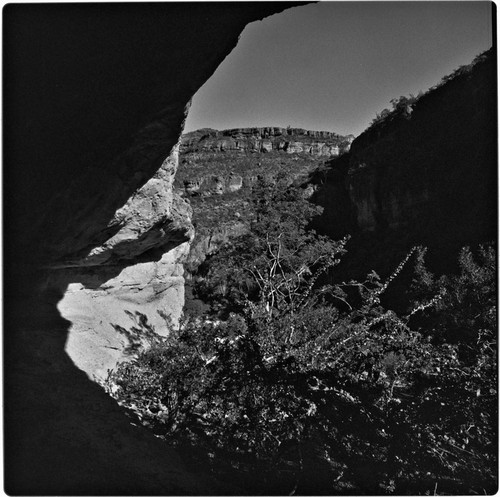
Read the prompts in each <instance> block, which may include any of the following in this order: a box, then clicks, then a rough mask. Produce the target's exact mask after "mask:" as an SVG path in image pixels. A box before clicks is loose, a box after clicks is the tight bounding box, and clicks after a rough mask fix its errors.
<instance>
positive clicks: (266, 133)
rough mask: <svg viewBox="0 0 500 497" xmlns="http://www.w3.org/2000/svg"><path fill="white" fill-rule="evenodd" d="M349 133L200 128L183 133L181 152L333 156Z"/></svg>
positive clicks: (346, 144) (342, 149) (344, 144)
mask: <svg viewBox="0 0 500 497" xmlns="http://www.w3.org/2000/svg"><path fill="white" fill-rule="evenodd" d="M353 139H354V136H353V135H349V136H340V135H338V134H336V133H332V132H330V131H309V130H306V129H302V128H279V127H267V128H235V129H227V130H224V131H217V130H214V129H201V130H198V131H193V132H191V133H186V134H185V135H184V136H183V138H182V142H181V152H182V153H183V154H185V153H190V152H232V151H236V152H264V153H265V152H272V151H280V152H285V153H288V154H296V153H305V154H311V155H316V156H326V157H335V156H338V155H340V154H342V153H344V152H345V151H347V150H348V149H349V145H350V144H351V142H352V140H353Z"/></svg>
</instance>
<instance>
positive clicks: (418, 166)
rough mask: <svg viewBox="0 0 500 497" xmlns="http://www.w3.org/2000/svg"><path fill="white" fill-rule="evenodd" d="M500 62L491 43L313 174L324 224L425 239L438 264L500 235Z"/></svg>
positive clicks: (339, 231) (405, 242)
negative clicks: (499, 108) (499, 85)
mask: <svg viewBox="0 0 500 497" xmlns="http://www.w3.org/2000/svg"><path fill="white" fill-rule="evenodd" d="M495 66H496V63H495V54H494V53H493V52H492V51H491V50H490V51H489V52H488V53H486V54H485V55H482V56H481V57H478V58H477V59H476V60H475V62H474V63H473V64H471V65H470V66H466V67H463V68H460V69H459V70H457V71H456V73H455V74H454V75H452V76H450V77H446V78H444V80H443V83H442V84H441V85H439V86H437V87H436V88H434V89H432V90H431V91H429V92H428V93H426V94H425V95H423V96H422V97H420V98H419V99H418V100H416V101H415V102H412V103H410V104H407V103H405V104H404V105H400V106H399V107H398V108H397V109H395V111H394V112H393V113H392V115H390V116H389V117H388V118H386V119H385V120H380V121H379V122H377V123H374V125H372V126H371V127H370V128H369V129H367V130H366V131H365V132H364V133H362V134H361V135H360V136H359V137H357V138H356V139H355V140H354V141H353V143H352V145H351V149H350V151H349V153H348V154H346V155H344V156H343V157H342V158H340V159H338V160H333V161H331V163H330V168H329V170H328V172H327V174H326V175H321V176H320V175H318V176H317V177H316V179H315V182H316V183H317V184H318V185H321V186H320V187H319V189H318V192H317V194H316V197H315V199H316V201H317V202H319V203H320V204H322V205H324V207H325V212H324V214H323V216H322V219H321V220H320V221H319V222H318V224H317V225H318V227H319V228H320V229H322V230H323V231H324V232H327V233H329V234H331V235H332V236H334V237H338V236H342V235H344V234H345V233H351V234H355V235H357V236H358V235H359V236H363V237H365V238H364V239H365V240H366V237H370V236H371V237H372V239H373V240H375V239H377V240H378V242H380V243H382V240H384V239H385V240H386V241H387V243H388V244H389V245H390V244H394V243H395V244H396V245H398V244H399V245H400V247H399V248H400V249H401V250H403V251H404V250H407V249H408V248H409V247H410V246H411V244H414V243H419V244H424V245H427V246H429V248H430V249H432V250H431V253H433V254H434V255H435V256H436V257H438V258H439V259H440V261H441V262H442V263H446V261H447V260H455V259H456V253H457V251H458V249H459V248H460V247H461V246H463V245H469V244H477V243H480V242H485V241H490V240H494V239H495V237H496V234H495V233H496V198H497V196H496V166H497V158H496V150H497V131H496V130H497V126H496V67H495ZM370 234H371V235H370ZM389 245H388V247H386V249H385V253H386V254H387V253H388V252H390V248H389ZM380 248H381V250H382V249H383V247H380ZM382 252H384V250H382ZM437 254H441V255H440V256H438V255H437Z"/></svg>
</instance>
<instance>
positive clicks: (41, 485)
mask: <svg viewBox="0 0 500 497" xmlns="http://www.w3.org/2000/svg"><path fill="white" fill-rule="evenodd" d="M295 5H300V3H296V4H292V3H267V2H266V3H245V2H241V3H210V5H209V6H208V4H205V3H170V2H168V3H155V4H152V3H141V4H139V3H127V4H45V5H44V4H33V5H29V4H9V5H7V6H6V7H5V8H4V10H3V21H4V23H3V27H4V30H3V42H4V44H3V46H4V52H3V55H4V58H3V60H4V87H3V89H4V92H3V97H4V116H3V118H4V135H3V138H4V188H3V199H4V268H5V272H4V304H5V305H4V373H5V374H4V402H5V406H6V407H5V411H4V416H5V417H4V423H5V424H4V436H5V438H4V460H5V478H4V482H5V487H4V489H5V491H6V492H7V493H9V494H10V495H54V494H62V495H111V494H115V495H174V494H175V495H183V494H188V495H209V494H218V495H220V494H224V493H226V494H228V493H229V494H234V493H235V492H237V491H238V490H235V489H234V488H232V487H228V485H227V484H226V485H224V486H221V485H219V484H218V483H217V482H214V481H213V480H212V479H210V478H209V477H206V476H203V475H201V474H195V475H193V474H190V473H189V472H188V471H187V470H186V467H185V466H184V464H183V462H182V461H181V460H180V458H179V457H178V455H177V454H176V453H175V452H174V451H173V450H172V449H171V448H169V447H166V446H165V444H163V443H162V442H160V441H159V440H158V439H156V438H154V436H153V435H152V434H151V433H149V432H145V431H144V430H143V429H141V428H138V427H136V426H133V425H132V424H131V422H130V421H131V420H130V419H129V418H128V417H127V416H126V415H125V412H124V410H123V409H121V408H120V407H119V406H117V405H116V403H115V402H114V401H113V400H112V399H111V398H110V397H109V396H107V395H106V394H105V393H104V391H103V390H102V389H101V388H100V387H99V386H98V385H96V384H95V383H92V382H91V381H90V380H89V379H88V378H87V376H86V375H85V374H84V373H83V372H82V371H80V370H78V369H77V368H76V367H75V365H74V364H73V362H72V361H71V360H70V359H69V357H68V355H67V354H66V351H65V348H66V347H67V337H68V330H69V328H70V325H71V323H70V322H69V321H68V320H66V319H64V318H63V317H62V316H61V314H60V312H59V310H58V307H57V306H58V304H59V303H60V301H61V299H62V298H63V295H64V288H63V289H52V290H51V291H49V292H44V293H43V294H42V293H39V288H40V282H41V281H42V280H43V279H44V278H45V274H46V273H47V267H50V266H53V265H54V264H61V263H64V262H65V261H67V260H68V259H74V258H75V257H76V258H78V257H79V256H80V255H82V254H85V253H88V252H89V251H90V250H91V249H92V248H95V247H98V246H101V245H102V244H103V243H105V242H106V240H108V239H110V237H112V236H113V235H114V234H115V233H117V232H118V231H119V230H120V229H122V228H123V226H122V225H120V221H119V219H120V218H116V217H115V213H116V211H117V210H118V209H120V208H121V207H122V206H123V205H124V204H126V203H127V201H128V200H129V199H130V198H131V197H133V196H134V194H135V193H136V192H137V191H138V190H139V189H140V188H141V187H143V186H144V185H145V184H146V183H147V182H148V181H149V180H150V178H152V177H153V176H154V175H155V173H157V171H158V170H159V168H160V166H161V165H162V163H163V162H164V161H165V160H166V159H167V157H169V154H170V152H171V151H172V148H173V147H174V145H175V144H176V143H177V141H178V138H179V136H180V133H181V130H182V123H183V121H184V119H185V112H186V106H187V104H188V102H189V101H190V99H191V97H192V96H193V95H194V93H195V92H196V91H197V90H198V88H199V87H200V86H201V85H202V84H203V83H204V82H205V81H206V80H207V79H208V78H209V77H210V76H211V74H212V73H213V72H214V71H215V69H216V68H217V66H218V65H219V64H220V63H221V62H222V61H223V59H224V58H225V57H226V56H227V55H228V54H229V52H230V51H231V50H232V49H233V48H234V46H235V45H236V43H237V40H238V36H239V35H240V33H241V31H242V30H243V28H244V26H245V25H246V24H247V23H249V22H252V21H255V20H257V19H261V18H263V17H266V16H268V15H271V14H273V13H277V12H281V11H282V10H284V9H286V8H289V7H290V6H295ZM171 157H172V156H171ZM174 162H175V161H174ZM165 171H166V172H170V173H171V174H173V173H174V172H175V167H172V168H170V169H168V168H167V169H165ZM165 171H164V172H163V173H162V174H166V172H165ZM153 179H154V178H153ZM132 204H133V202H132ZM166 205H167V207H166V208H167V210H168V209H170V208H171V206H170V205H168V202H167V203H166ZM132 206H133V205H132ZM116 219H118V221H116ZM171 220H172V222H173V223H176V222H177V220H176V219H175V217H172V219H171ZM168 221H169V220H168V218H167V219H163V220H162V222H163V223H167V224H168ZM165 231H168V229H167V230H165ZM178 236H179V233H178V232H176V231H175V230H173V238H172V240H171V241H172V243H173V244H174V245H175V244H176V243H180V241H179V240H177V238H178ZM163 241H164V242H165V240H163ZM181 241H182V240H181ZM160 255H161V254H160ZM141 257H142V259H141V260H142V261H143V262H144V261H148V257H150V258H152V259H153V260H154V261H156V260H157V259H158V257H159V254H158V253H154V254H151V253H149V252H148V253H145V254H141ZM121 264H122V265H123V261H122V263H121ZM72 281H73V280H68V283H70V282H72Z"/></svg>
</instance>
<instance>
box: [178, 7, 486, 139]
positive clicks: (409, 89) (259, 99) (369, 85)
mask: <svg viewBox="0 0 500 497" xmlns="http://www.w3.org/2000/svg"><path fill="white" fill-rule="evenodd" d="M209 5H210V4H209V3H207V7H208V6H209ZM491 9H492V4H491V3H490V2H486V1H484V2H483V1H472V2H466V1H446V2H433V1H422V2H399V1H395V2H349V1H346V2H329V1H321V2H319V3H317V4H310V5H306V6H301V7H294V8H292V9H288V10H286V11H284V12H282V13H281V14H277V15H273V16H270V17H268V18H266V19H264V20H262V21H257V22H254V23H251V24H249V25H247V27H246V28H245V29H244V31H243V33H242V35H241V37H240V41H239V43H238V45H237V46H236V48H235V49H234V50H233V51H232V52H231V53H230V54H229V55H228V56H227V57H226V59H225V60H224V61H223V62H222V64H221V65H220V66H219V68H218V69H217V71H216V72H215V73H214V75H213V76H212V77H211V78H210V79H209V80H208V81H207V82H206V83H205V85H204V86H203V87H202V88H201V89H200V90H199V91H198V93H196V95H195V96H194V98H193V101H192V105H191V109H190V111H189V114H188V117H187V120H186V128H185V131H186V132H187V131H193V130H196V129H200V128H214V129H221V130H222V129H228V128H239V127H253V126H258V127H260V126H281V127H287V126H292V127H299V128H305V129H311V130H323V131H333V132H335V133H339V134H342V135H345V134H351V133H352V134H354V135H358V134H359V133H361V132H362V131H363V130H364V129H366V127H367V126H368V125H369V124H370V122H371V121H372V119H373V118H374V117H375V115H376V114H377V112H380V111H381V110H383V109H384V108H390V107H391V104H390V100H391V99H392V98H396V97H399V96H401V95H409V94H410V93H412V94H414V95H416V94H417V93H418V92H419V91H420V90H422V91H426V90H427V89H428V88H430V87H431V86H433V85H434V84H436V83H438V82H439V81H440V79H441V78H442V77H443V76H444V75H446V74H449V73H451V72H453V71H454V70H455V69H456V68H457V67H459V66H460V65H463V64H468V63H470V62H471V61H472V59H473V58H474V57H475V56H476V55H478V54H479V53H481V52H483V51H484V50H486V49H488V48H489V47H490V46H491V45H492V10H491Z"/></svg>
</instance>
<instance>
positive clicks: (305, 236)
mask: <svg viewBox="0 0 500 497" xmlns="http://www.w3.org/2000/svg"><path fill="white" fill-rule="evenodd" d="M259 188H260V190H259V191H258V192H256V193H257V195H256V196H255V198H256V201H255V202H256V203H255V212H256V221H255V223H254V224H253V226H252V232H251V233H250V234H249V235H246V236H245V237H242V238H241V239H240V240H237V241H235V242H234V244H233V245H231V246H228V247H226V248H225V249H224V251H222V252H221V253H220V254H219V255H217V256H215V258H214V259H212V264H211V269H210V271H209V272H208V273H207V275H206V282H205V288H204V292H205V294H206V295H208V297H209V298H210V299H211V300H212V304H214V308H216V310H217V311H218V312H219V317H220V316H222V317H223V318H224V319H223V320H220V319H218V318H214V319H212V320H210V319H208V318H207V319H204V320H200V319H197V320H186V321H185V322H184V323H183V324H182V326H181V327H180V329H179V330H178V331H173V332H172V334H171V335H170V337H169V338H167V339H165V340H164V341H163V342H161V343H160V344H155V345H153V346H152V347H151V348H150V349H149V350H147V351H146V352H143V353H142V354H140V355H139V356H138V357H137V358H136V359H135V360H134V361H132V362H129V363H125V364H123V365H121V366H120V367H119V368H118V369H117V371H115V372H113V373H111V375H110V377H109V380H108V387H109V389H110V391H111V392H112V394H113V395H114V397H115V398H116V399H117V400H118V401H119V402H120V403H122V404H123V405H125V406H127V407H129V408H131V409H133V410H135V412H136V413H137V415H138V417H139V418H140V419H141V421H142V422H143V423H144V424H145V425H147V426H149V427H151V429H153V430H154V431H155V433H156V434H157V435H158V436H161V437H163V438H165V439H166V440H168V441H169V442H171V443H175V444H177V445H178V446H179V447H180V448H184V449H186V448H187V447H193V448H195V450H193V451H191V452H190V454H191V455H192V457H193V458H194V460H195V461H198V462H199V463H200V464H201V465H203V466H204V467H209V468H211V469H212V470H213V471H214V472H215V473H216V474H217V475H218V476H219V477H220V476H224V475H226V476H228V477H232V478H234V477H235V473H236V475H237V476H238V478H239V480H238V481H239V482H240V484H241V485H242V486H244V487H245V489H246V490H247V491H251V492H256V493H268V494H269V493H280V494H283V493H286V494H291V493H298V494H300V493H302V494H332V493H371V494H374V493H427V494H429V493H431V492H432V493H439V492H452V493H485V492H488V493H492V492H494V491H495V490H496V478H497V475H496V451H497V445H496V435H497V426H496V419H497V413H496V399H497V391H496V388H497V386H496V384H497V376H496V373H497V370H496V366H497V358H496V308H495V305H496V297H495V256H494V252H493V250H492V249H488V248H483V249H481V251H480V255H479V261H476V260H475V259H474V257H473V255H472V253H471V252H470V250H464V251H463V252H462V254H461V256H460V264H461V274H460V275H458V276H452V277H447V278H436V277H434V276H433V275H432V274H430V273H429V272H428V271H427V270H426V268H425V263H424V254H425V251H423V250H422V249H418V248H415V249H413V250H412V251H411V252H410V253H409V254H408V257H407V258H406V259H405V260H404V261H403V262H402V263H401V264H400V266H399V267H398V268H396V270H395V271H394V273H393V274H392V275H391V276H390V277H389V278H388V279H387V280H386V281H383V282H382V281H380V279H379V277H378V275H377V274H376V273H374V272H372V273H371V274H369V275H368V277H367V278H366V280H365V281H363V282H356V281H350V282H346V283H342V284H337V285H321V284H320V281H321V275H322V274H323V273H324V272H325V271H326V270H329V271H331V270H334V268H335V266H336V264H337V263H338V262H339V256H340V255H341V254H342V253H343V252H344V251H345V244H346V241H342V242H331V241H329V240H327V239H325V238H322V237H318V236H317V235H316V234H315V233H314V232H311V231H308V230H307V229H306V227H307V226H306V225H307V222H308V220H309V219H310V218H311V217H312V216H313V215H314V214H315V213H316V209H315V208H314V207H312V206H310V205H309V204H307V202H306V201H305V200H301V196H300V192H299V191H297V190H294V189H289V190H286V191H285V190H282V189H280V187H279V184H278V185H261V186H260V187H259ZM412 257H414V258H415V259H416V261H417V264H416V271H415V280H414V285H413V288H412V295H413V302H410V306H409V310H408V313H407V315H406V316H399V315H397V314H396V313H395V312H394V311H391V310H390V309H387V308H384V307H383V306H382V305H381V303H380V299H381V296H382V294H383V293H384V292H385V291H386V289H387V288H388V286H389V285H390V284H391V282H392V280H393V279H394V278H396V277H397V276H398V274H399V273H400V272H401V270H402V268H403V266H404V265H405V264H408V263H409V261H410V260H411V258H412ZM216 304H217V305H216Z"/></svg>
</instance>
